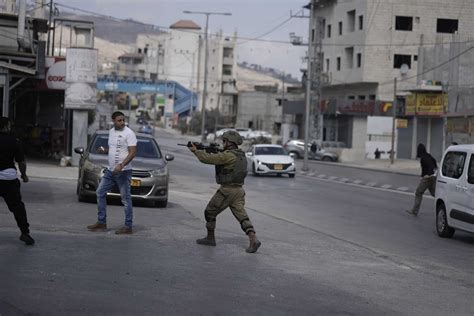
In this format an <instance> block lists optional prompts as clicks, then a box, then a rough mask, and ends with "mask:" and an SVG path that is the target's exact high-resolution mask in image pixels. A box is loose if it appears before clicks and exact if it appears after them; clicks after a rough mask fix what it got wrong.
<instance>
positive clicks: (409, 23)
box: [395, 16, 413, 31]
mask: <svg viewBox="0 0 474 316" xmlns="http://www.w3.org/2000/svg"><path fill="white" fill-rule="evenodd" d="M395 30H397V31H413V17H412V16H396V17H395Z"/></svg>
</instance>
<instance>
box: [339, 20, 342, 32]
mask: <svg viewBox="0 0 474 316" xmlns="http://www.w3.org/2000/svg"><path fill="white" fill-rule="evenodd" d="M339 35H342V22H339Z"/></svg>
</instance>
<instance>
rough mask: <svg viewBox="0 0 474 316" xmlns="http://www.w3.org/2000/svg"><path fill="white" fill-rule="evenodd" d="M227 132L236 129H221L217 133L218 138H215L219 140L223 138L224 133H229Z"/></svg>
mask: <svg viewBox="0 0 474 316" xmlns="http://www.w3.org/2000/svg"><path fill="white" fill-rule="evenodd" d="M227 131H235V129H234V128H231V127H228V128H221V129H220V130H217V131H216V137H215V138H216V139H217V138H221V137H222V135H224V133H225V132H227Z"/></svg>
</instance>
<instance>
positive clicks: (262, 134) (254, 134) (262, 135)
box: [247, 131, 272, 143]
mask: <svg viewBox="0 0 474 316" xmlns="http://www.w3.org/2000/svg"><path fill="white" fill-rule="evenodd" d="M247 138H248V139H250V140H252V141H256V140H259V139H260V140H265V141H266V142H268V143H271V142H272V134H270V133H269V132H266V131H251V132H250V133H248V137H247Z"/></svg>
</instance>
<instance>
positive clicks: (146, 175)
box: [74, 131, 174, 207]
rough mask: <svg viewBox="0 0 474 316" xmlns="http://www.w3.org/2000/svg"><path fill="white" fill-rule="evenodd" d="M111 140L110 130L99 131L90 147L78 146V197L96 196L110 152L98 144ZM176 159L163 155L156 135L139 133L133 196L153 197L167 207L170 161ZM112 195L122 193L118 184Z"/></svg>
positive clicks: (140, 198) (150, 198)
mask: <svg viewBox="0 0 474 316" xmlns="http://www.w3.org/2000/svg"><path fill="white" fill-rule="evenodd" d="M108 141H109V132H108V131H97V132H96V133H95V134H94V135H93V136H92V138H91V142H90V144H89V146H88V147H87V148H86V149H84V148H83V147H77V148H75V149H74V151H75V152H76V153H78V154H80V155H81V159H80V161H79V176H78V179H77V197H78V200H79V201H80V202H85V201H86V200H88V199H90V198H92V197H95V196H96V193H95V191H96V189H97V186H98V185H99V183H100V179H101V178H102V176H103V174H104V171H105V170H106V169H107V166H108V155H107V154H102V153H99V151H98V148H99V147H101V146H102V147H105V148H107V147H109V146H108ZM173 159H174V156H173V155H166V156H165V157H163V155H162V153H161V150H160V147H159V146H158V144H157V143H156V141H155V139H154V138H153V137H151V136H149V135H145V134H137V154H136V156H135V158H134V159H133V161H132V166H133V169H132V182H131V193H132V200H144V201H151V202H153V203H154V204H155V205H156V206H158V207H166V205H167V203H168V182H169V173H168V167H167V162H168V161H172V160H173ZM108 196H111V197H120V193H119V191H118V188H117V187H115V188H113V189H112V192H111V193H109V194H108Z"/></svg>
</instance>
